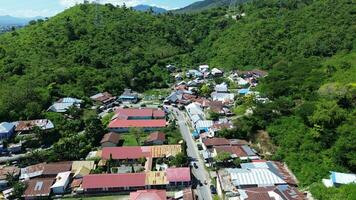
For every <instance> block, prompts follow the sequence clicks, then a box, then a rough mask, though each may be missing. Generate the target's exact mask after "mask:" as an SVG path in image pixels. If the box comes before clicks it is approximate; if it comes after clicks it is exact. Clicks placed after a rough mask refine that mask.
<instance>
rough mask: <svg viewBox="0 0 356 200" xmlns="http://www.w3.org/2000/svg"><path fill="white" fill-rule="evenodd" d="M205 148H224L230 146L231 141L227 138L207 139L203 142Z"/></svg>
mask: <svg viewBox="0 0 356 200" xmlns="http://www.w3.org/2000/svg"><path fill="white" fill-rule="evenodd" d="M203 143H204V145H205V146H223V145H230V141H229V140H228V139H226V138H207V139H205V140H203Z"/></svg>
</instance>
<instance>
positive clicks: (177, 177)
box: [167, 167, 191, 182]
mask: <svg viewBox="0 0 356 200" xmlns="http://www.w3.org/2000/svg"><path fill="white" fill-rule="evenodd" d="M167 179H168V181H169V182H189V181H190V180H191V177H190V169H189V168H188V167H182V168H168V169H167Z"/></svg>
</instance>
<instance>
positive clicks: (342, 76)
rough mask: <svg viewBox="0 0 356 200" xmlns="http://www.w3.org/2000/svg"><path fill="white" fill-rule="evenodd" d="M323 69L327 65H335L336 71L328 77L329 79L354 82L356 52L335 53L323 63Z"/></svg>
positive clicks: (346, 82) (355, 79) (355, 80)
mask: <svg viewBox="0 0 356 200" xmlns="http://www.w3.org/2000/svg"><path fill="white" fill-rule="evenodd" d="M323 66H324V69H325V70H326V68H327V66H333V67H335V69H336V71H335V72H334V73H333V74H332V77H331V78H330V79H331V81H335V82H339V83H343V84H348V83H355V82H356V77H355V73H356V52H352V53H348V54H337V55H334V56H333V57H331V58H330V59H328V60H326V61H325V62H324V63H323Z"/></svg>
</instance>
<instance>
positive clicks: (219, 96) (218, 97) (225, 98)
mask: <svg viewBox="0 0 356 200" xmlns="http://www.w3.org/2000/svg"><path fill="white" fill-rule="evenodd" d="M211 98H212V99H213V101H221V102H223V103H232V102H233V101H234V98H235V95H234V94H232V93H218V92H212V93H211Z"/></svg>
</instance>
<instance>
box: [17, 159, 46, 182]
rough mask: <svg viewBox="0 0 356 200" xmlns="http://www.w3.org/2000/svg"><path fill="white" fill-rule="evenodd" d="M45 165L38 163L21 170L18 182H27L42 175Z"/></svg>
mask: <svg viewBox="0 0 356 200" xmlns="http://www.w3.org/2000/svg"><path fill="white" fill-rule="evenodd" d="M45 164H46V163H39V164H36V165H30V166H27V167H25V168H21V174H20V180H29V179H31V178H35V177H39V176H41V175H42V172H43V169H44V166H45Z"/></svg>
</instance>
